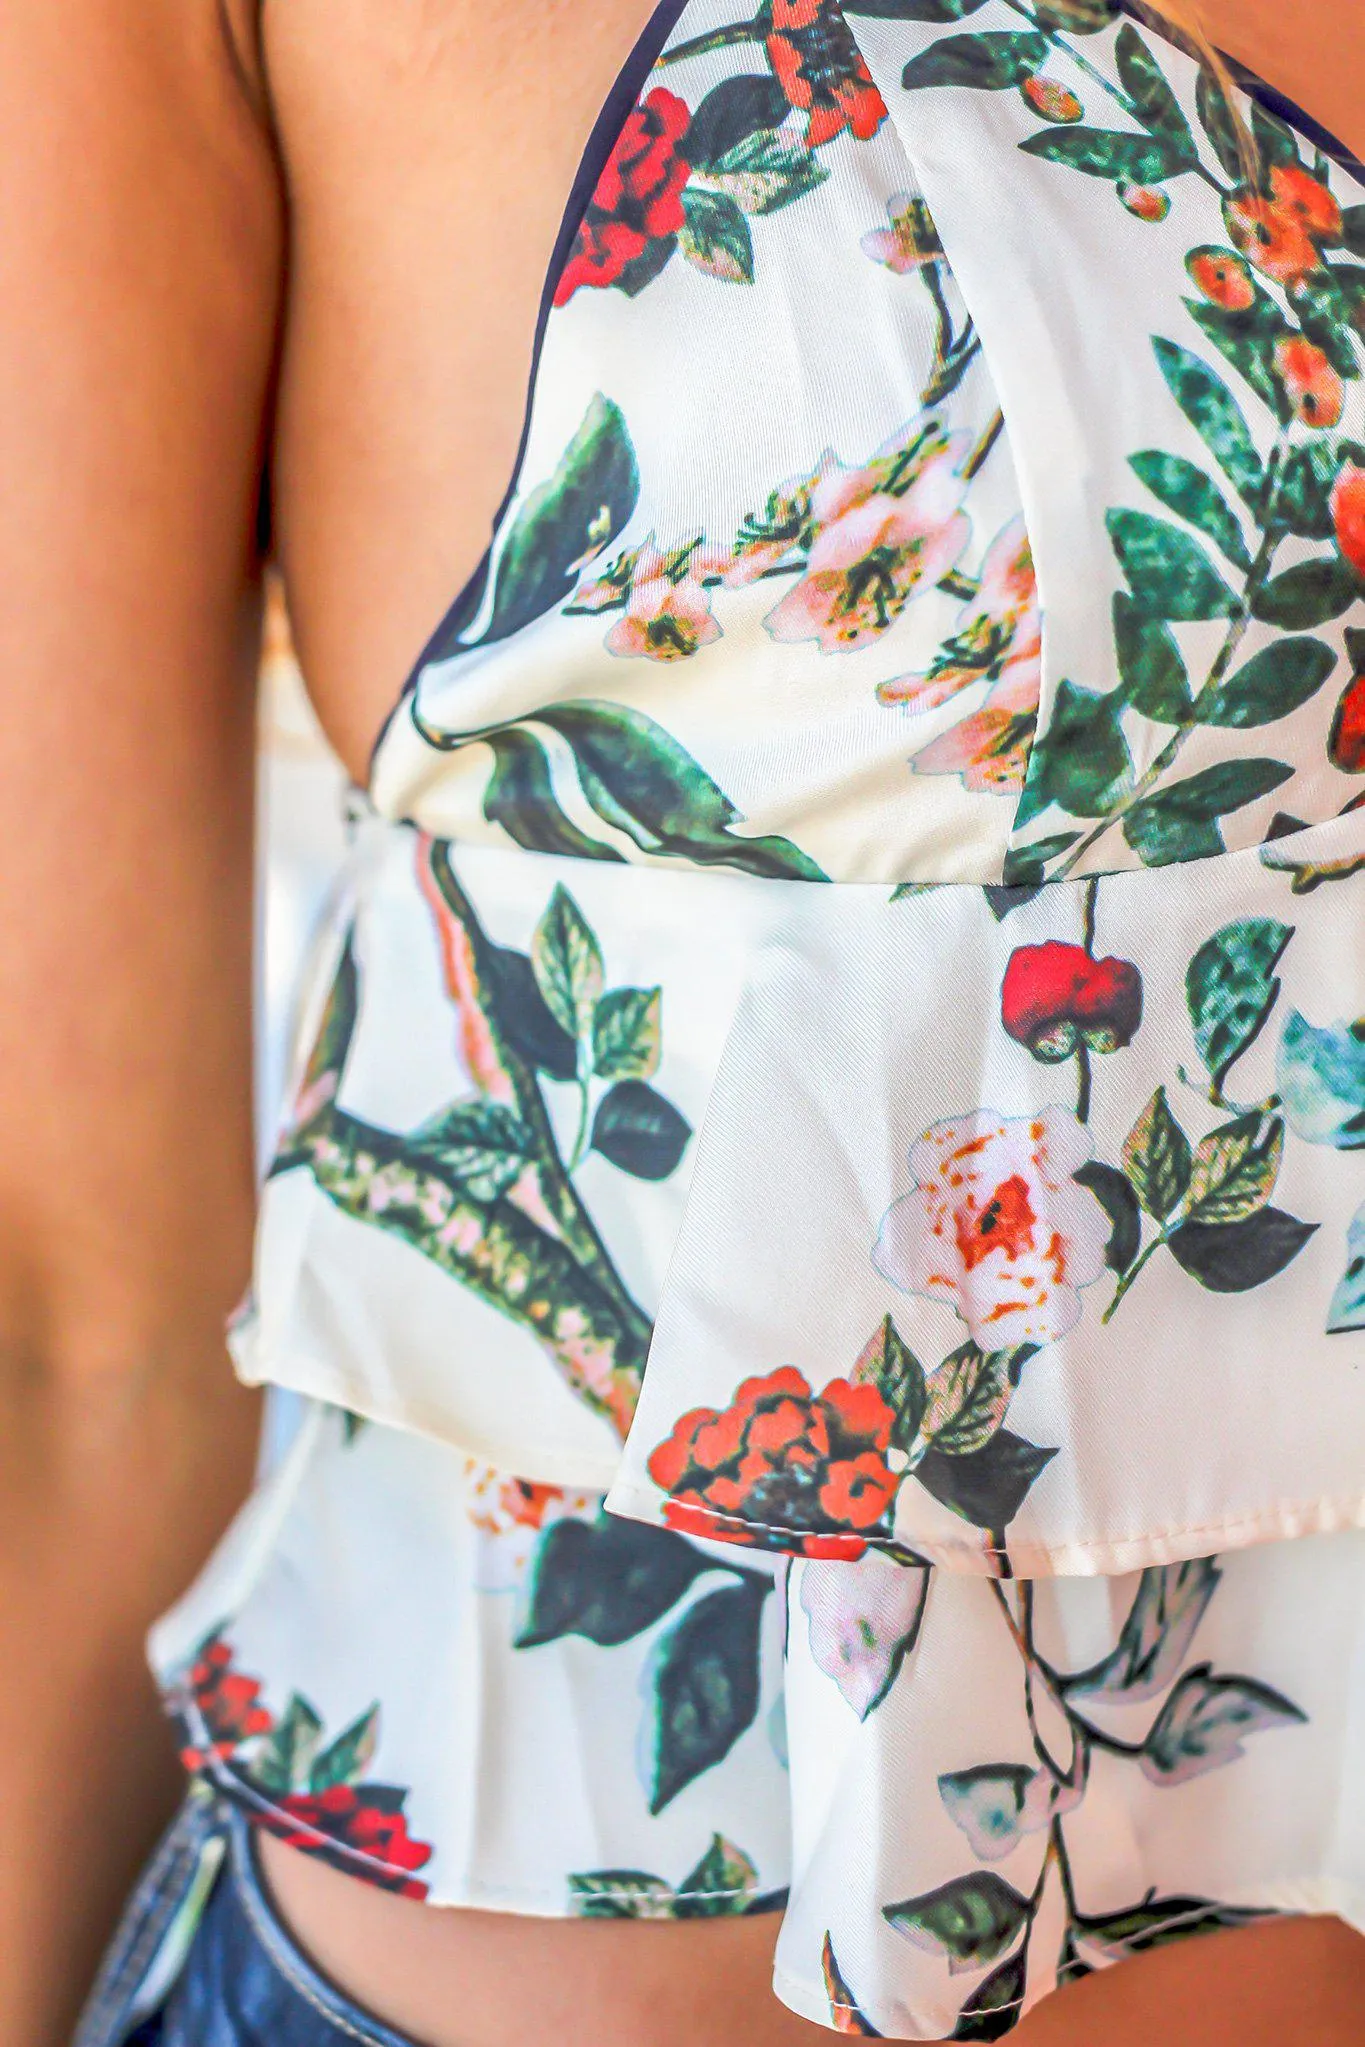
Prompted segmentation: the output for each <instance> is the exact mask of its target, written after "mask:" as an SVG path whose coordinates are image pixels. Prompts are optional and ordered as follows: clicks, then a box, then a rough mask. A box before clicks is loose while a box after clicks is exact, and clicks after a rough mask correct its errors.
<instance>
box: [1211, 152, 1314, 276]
mask: <svg viewBox="0 0 1365 2047" xmlns="http://www.w3.org/2000/svg"><path fill="white" fill-rule="evenodd" d="M1269 185H1270V189H1269V191H1268V192H1264V191H1263V192H1253V191H1250V190H1248V189H1245V188H1244V189H1243V190H1242V191H1240V192H1234V193H1233V195H1232V197H1231V198H1230V199H1229V200H1228V201H1227V203H1226V206H1225V209H1224V212H1225V217H1226V220H1227V224H1228V233H1229V234H1230V235H1231V236H1232V239H1233V241H1234V242H1235V243H1236V244H1237V246H1238V248H1239V249H1240V250H1241V251H1242V253H1243V254H1244V255H1245V256H1247V257H1248V258H1249V259H1250V261H1251V262H1252V263H1254V264H1255V266H1256V268H1257V269H1258V270H1260V271H1262V272H1263V273H1264V275H1265V276H1267V277H1270V278H1273V279H1274V281H1275V282H1276V283H1277V284H1288V285H1293V284H1297V283H1298V282H1299V281H1300V279H1301V278H1304V277H1306V276H1307V275H1308V273H1309V272H1310V271H1312V270H1316V269H1317V268H1318V266H1319V264H1320V263H1321V261H1322V252H1321V248H1320V244H1321V243H1323V242H1331V241H1338V240H1339V239H1340V237H1341V227H1342V221H1341V208H1340V207H1339V206H1338V205H1337V202H1336V200H1335V199H1334V198H1333V196H1332V194H1331V193H1330V192H1329V191H1328V189H1327V187H1326V186H1325V185H1324V184H1321V183H1320V182H1319V180H1318V179H1317V178H1314V177H1311V176H1310V175H1309V173H1308V172H1307V171H1306V170H1304V169H1303V168H1302V166H1301V165H1298V164H1294V165H1287V164H1276V165H1275V166H1274V167H1273V169H1272V170H1271V173H1270V181H1269Z"/></svg>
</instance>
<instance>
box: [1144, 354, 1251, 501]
mask: <svg viewBox="0 0 1365 2047" xmlns="http://www.w3.org/2000/svg"><path fill="white" fill-rule="evenodd" d="M1152 347H1153V350H1154V351H1155V354H1156V359H1157V363H1158V365H1159V366H1160V369H1161V374H1162V376H1163V377H1164V378H1165V379H1166V383H1167V385H1168V387H1169V389H1170V392H1171V395H1172V397H1173V398H1174V399H1175V401H1176V404H1177V405H1178V406H1179V407H1180V409H1181V411H1182V412H1183V413H1184V415H1185V417H1186V419H1188V421H1189V422H1190V425H1191V426H1192V427H1193V428H1194V430H1195V432H1196V433H1197V434H1198V435H1199V437H1200V439H1201V440H1202V441H1203V442H1204V445H1205V446H1206V447H1207V448H1208V450H1209V453H1210V454H1211V455H1212V456H1213V458H1214V460H1215V461H1216V462H1217V463H1218V465H1219V467H1220V468H1221V469H1222V470H1223V471H1224V472H1225V474H1226V475H1228V476H1229V477H1231V479H1232V481H1233V483H1234V484H1236V486H1237V488H1238V490H1239V491H1240V492H1241V494H1242V496H1243V497H1244V498H1245V499H1246V500H1247V501H1248V503H1252V502H1254V501H1255V499H1256V497H1257V495H1258V493H1259V492H1260V489H1261V486H1262V484H1263V482H1264V475H1265V472H1264V469H1263V467H1262V463H1261V458H1260V456H1259V455H1258V454H1257V452H1256V443H1255V441H1254V440H1253V439H1252V435H1251V429H1250V427H1249V426H1248V425H1247V423H1246V419H1245V416H1244V415H1243V412H1242V408H1241V406H1240V405H1239V404H1238V403H1237V400H1236V399H1235V398H1234V397H1233V395H1232V393H1231V391H1229V389H1228V387H1227V385H1226V384H1225V383H1224V382H1223V380H1222V378H1221V377H1220V376H1218V375H1217V374H1216V373H1215V372H1214V371H1213V370H1211V369H1210V368H1209V366H1208V364H1207V363H1206V362H1204V361H1203V360H1202V359H1201V358H1200V357H1199V356H1197V355H1195V354H1193V353H1192V352H1191V350H1189V349H1188V348H1180V347H1178V346H1177V345H1176V343H1175V342H1174V341H1165V340H1163V339H1162V338H1161V337H1160V336H1158V337H1157V338H1156V339H1155V340H1154V341H1153V343H1152Z"/></svg>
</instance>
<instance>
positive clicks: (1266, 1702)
mask: <svg viewBox="0 0 1365 2047" xmlns="http://www.w3.org/2000/svg"><path fill="white" fill-rule="evenodd" d="M1307 1718H1308V1715H1307V1714H1306V1713H1304V1712H1302V1711H1301V1710H1300V1709H1299V1707H1297V1706H1295V1705H1293V1704H1292V1703H1291V1702H1290V1701H1289V1700H1288V1699H1286V1698H1285V1697H1283V1695H1282V1694H1281V1693H1279V1692H1277V1691H1272V1689H1271V1687H1270V1686H1269V1685H1263V1684H1258V1683H1257V1682H1256V1680H1255V1679H1254V1678H1249V1677H1217V1676H1215V1675H1214V1673H1213V1670H1212V1667H1211V1665H1209V1664H1207V1663H1201V1664H1199V1665H1197V1666H1196V1667H1195V1669H1193V1670H1187V1671H1186V1672H1185V1675H1184V1676H1183V1677H1182V1678H1181V1680H1180V1682H1179V1683H1178V1684H1177V1685H1176V1687H1175V1689H1174V1691H1173V1692H1172V1693H1171V1695H1170V1697H1169V1698H1168V1699H1167V1701H1166V1703H1165V1705H1164V1706H1163V1707H1162V1709H1161V1712H1160V1714H1159V1715H1158V1717H1157V1721H1156V1724H1155V1726H1154V1727H1153V1728H1152V1731H1151V1733H1150V1734H1149V1735H1148V1736H1147V1739H1146V1742H1145V1743H1144V1744H1143V1752H1142V1758H1141V1769H1142V1774H1143V1776H1144V1777H1146V1778H1147V1779H1148V1780H1149V1782H1151V1783H1153V1784H1184V1783H1187V1782H1188V1781H1189V1779H1190V1778H1191V1777H1200V1776H1203V1775H1204V1773H1205V1772H1206V1771H1208V1770H1217V1769H1221V1768H1222V1766H1223V1764H1224V1763H1230V1762H1233V1761H1235V1760H1236V1758H1237V1757H1238V1756H1240V1755H1243V1754H1244V1753H1245V1751H1244V1750H1243V1747H1242V1742H1243V1739H1244V1738H1245V1736H1247V1735H1248V1734H1255V1733H1257V1732H1258V1731H1259V1730H1261V1729H1262V1728H1268V1727H1287V1726H1291V1725H1293V1724H1294V1723H1295V1722H1300V1723H1301V1722H1304V1721H1306V1720H1307Z"/></svg>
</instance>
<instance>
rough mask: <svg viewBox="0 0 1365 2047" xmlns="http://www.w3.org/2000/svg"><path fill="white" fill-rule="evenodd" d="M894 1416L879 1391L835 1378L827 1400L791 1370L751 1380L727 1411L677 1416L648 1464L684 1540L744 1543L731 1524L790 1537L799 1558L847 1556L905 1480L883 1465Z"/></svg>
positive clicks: (881, 1519)
mask: <svg viewBox="0 0 1365 2047" xmlns="http://www.w3.org/2000/svg"><path fill="white" fill-rule="evenodd" d="M894 1424H895V1415H894V1413H893V1412H892V1410H891V1408H890V1407H888V1405H887V1403H886V1401H885V1400H883V1398H882V1396H881V1394H880V1393H879V1392H878V1391H877V1388H876V1387H875V1386H873V1385H871V1384H870V1383H869V1384H854V1383H853V1382H852V1381H850V1380H848V1379H832V1380H831V1381H830V1382H829V1384H828V1385H827V1386H826V1387H825V1389H824V1391H823V1392H822V1393H818V1394H817V1393H813V1392H812V1391H811V1387H810V1383H809V1381H808V1380H807V1379H806V1378H805V1377H804V1375H803V1374H802V1373H800V1372H798V1371H797V1370H796V1369H795V1367H794V1366H791V1365H784V1366H783V1367H782V1368H781V1370H780V1371H776V1372H769V1373H768V1374H767V1375H766V1376H765V1377H762V1378H754V1379H746V1380H745V1381H744V1383H743V1384H742V1385H741V1386H740V1387H739V1389H738V1391H737V1392H736V1394H735V1397H734V1400H733V1401H732V1402H731V1404H730V1406H729V1407H727V1408H723V1409H717V1408H710V1407H699V1408H693V1409H692V1410H691V1411H690V1412H689V1413H687V1414H684V1415H682V1416H680V1418H679V1419H678V1421H677V1423H676V1424H675V1425H674V1429H673V1433H672V1435H671V1436H670V1437H669V1438H668V1440H667V1442H665V1443H661V1444H660V1445H659V1446H658V1448H657V1449H656V1450H655V1451H654V1452H653V1454H652V1456H651V1457H650V1460H649V1473H650V1477H651V1478H652V1479H653V1480H654V1482H655V1484H656V1485H658V1486H660V1487H662V1489H663V1490H664V1492H666V1493H668V1494H669V1495H670V1498H669V1501H668V1504H667V1506H666V1507H665V1509H664V1518H665V1520H666V1521H667V1522H668V1523H669V1525H670V1526H671V1527H674V1528H678V1529H680V1530H682V1531H683V1532H684V1533H686V1534H689V1535H701V1536H710V1537H716V1538H721V1539H724V1540H728V1541H732V1542H733V1541H737V1540H739V1541H742V1540H744V1539H745V1536H744V1534H743V1533H740V1532H737V1530H736V1528H735V1523H736V1522H740V1523H745V1522H747V1523H748V1524H750V1527H751V1528H752V1529H753V1530H754V1532H755V1534H756V1535H758V1536H760V1537H761V1535H762V1532H763V1531H764V1530H765V1529H767V1530H771V1531H772V1532H773V1533H775V1534H784V1535H789V1536H794V1537H796V1538H797V1539H798V1544H797V1546H798V1547H799V1548H800V1550H801V1553H802V1554H803V1555H805V1556H824V1557H829V1556H838V1557H854V1556H859V1555H861V1554H862V1552H863V1550H864V1549H865V1548H866V1542H865V1541H864V1537H865V1535H866V1534H867V1532H868V1531H870V1530H872V1529H874V1528H878V1527H879V1526H882V1525H884V1523H885V1518H886V1515H887V1512H888V1510H889V1508H890V1506H891V1503H892V1501H893V1499H894V1498H895V1495H896V1489H897V1487H898V1486H899V1484H900V1477H899V1475H898V1474H897V1473H896V1472H894V1471H893V1470H892V1469H891V1467H890V1465H889V1464H888V1463H887V1459H886V1453H887V1451H888V1450H889V1449H890V1447H891V1431H892V1428H893V1427H894Z"/></svg>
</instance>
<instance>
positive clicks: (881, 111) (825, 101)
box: [767, 0, 886, 149]
mask: <svg viewBox="0 0 1365 2047" xmlns="http://www.w3.org/2000/svg"><path fill="white" fill-rule="evenodd" d="M767 50H768V62H769V64H770V65H771V66H772V72H773V76H774V78H775V79H776V80H777V82H778V84H779V85H780V86H781V88H782V90H783V92H785V93H786V95H787V98H788V100H789V101H790V102H791V104H792V106H793V107H795V108H796V109H797V111H798V112H799V113H803V114H805V115H806V143H807V146H808V147H809V148H811V149H818V148H819V147H820V145H821V144H822V143H824V142H832V141H833V139H834V137H835V136H836V135H838V134H841V133H842V131H843V130H844V129H845V128H847V129H848V130H849V132H850V134H852V135H853V137H854V138H855V140H856V141H858V142H870V141H871V139H872V137H873V136H874V135H875V134H876V132H877V130H878V129H879V128H880V127H881V125H882V122H883V121H884V120H885V119H886V102H885V101H884V100H883V98H882V96H881V94H880V93H879V92H878V90H877V88H876V86H875V85H874V84H873V82H872V74H871V72H870V71H869V70H868V68H867V66H866V64H865V63H864V62H863V58H862V53H861V51H860V50H859V48H858V45H857V44H856V43H855V41H854V40H853V34H852V31H851V30H850V28H849V26H848V23H847V22H846V21H845V20H844V17H843V15H842V13H841V12H840V10H839V7H838V5H837V0H772V27H771V29H770V30H769V33H768V36H767Z"/></svg>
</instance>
